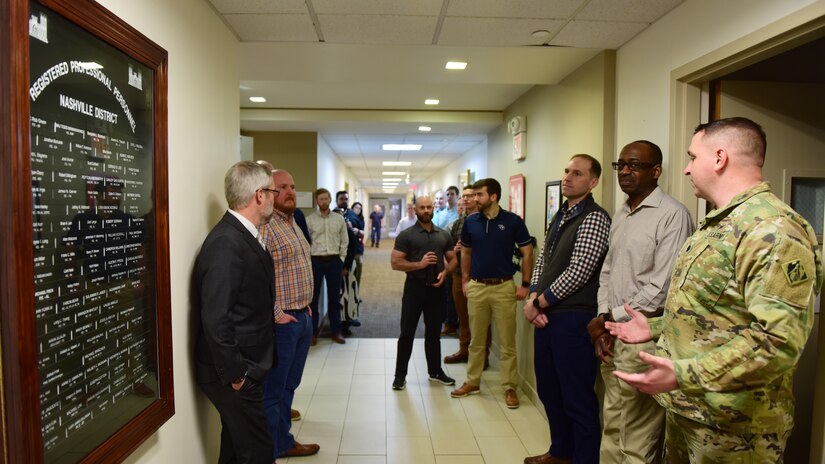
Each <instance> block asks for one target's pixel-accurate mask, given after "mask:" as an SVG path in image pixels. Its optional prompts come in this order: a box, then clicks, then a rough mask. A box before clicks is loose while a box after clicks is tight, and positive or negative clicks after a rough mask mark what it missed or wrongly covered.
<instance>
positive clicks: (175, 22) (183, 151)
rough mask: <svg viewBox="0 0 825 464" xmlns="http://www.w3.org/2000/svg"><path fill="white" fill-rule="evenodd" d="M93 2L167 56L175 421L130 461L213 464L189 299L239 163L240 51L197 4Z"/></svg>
mask: <svg viewBox="0 0 825 464" xmlns="http://www.w3.org/2000/svg"><path fill="white" fill-rule="evenodd" d="M99 2H100V3H101V4H102V5H103V6H105V7H106V8H108V9H109V10H111V11H113V12H114V13H115V14H116V15H118V16H120V17H121V18H122V19H124V20H125V21H126V22H128V23H129V24H131V25H132V26H134V27H135V28H136V29H137V30H139V31H140V32H141V33H143V34H144V35H146V36H147V37H148V38H149V39H151V40H153V41H154V42H156V43H157V44H158V45H160V46H161V47H163V48H164V49H166V50H167V51H168V52H169V76H168V78H169V94H168V95H169V98H168V105H169V113H168V114H169V138H168V140H169V181H170V182H169V229H170V244H169V246H170V253H171V256H170V258H171V263H170V265H171V268H170V274H171V291H172V345H173V366H174V375H175V415H174V416H173V417H172V418H171V419H170V420H169V421H168V422H167V423H166V424H165V425H164V426H163V427H162V428H161V429H160V431H158V432H157V433H156V434H154V435H153V436H151V437H150V438H149V439H148V440H147V441H146V442H145V443H144V444H143V445H142V446H141V447H140V448H138V450H137V451H136V452H135V453H134V454H133V455H132V456H131V457H130V458H129V459H128V460H127V462H140V463H144V462H145V463H150V462H151V463H158V462H214V461H216V460H217V446H218V444H219V442H220V438H219V429H220V424H219V422H218V421H217V414H215V413H213V411H214V409H213V408H212V406H211V404H210V403H209V402H208V400H206V398H205V397H204V396H203V395H202V394H201V393H200V391H199V390H198V389H197V386H196V385H195V383H194V379H193V370H192V362H191V353H192V343H193V340H192V334H191V333H190V330H189V319H190V312H191V309H192V308H191V304H190V300H189V295H188V292H189V283H190V276H191V273H192V268H193V263H194V259H195V256H196V255H197V253H198V250H199V248H200V244H201V242H202V240H203V238H204V237H206V234H207V233H208V232H209V230H210V229H211V228H212V226H213V224H214V223H215V222H217V221H218V219H219V218H220V216H221V215H222V214H223V211H224V210H225V209H226V201H225V200H224V195H223V176H224V173H225V172H226V170H227V169H228V168H229V166H231V165H232V164H233V163H235V162H236V161H238V160H239V159H240V154H239V150H240V148H239V146H240V144H239V137H238V134H239V133H240V128H239V120H240V111H239V109H238V92H239V90H238V82H239V77H238V67H237V66H236V64H235V63H236V62H237V52H238V44H237V40H236V39H235V37H234V36H233V35H232V34H231V33H230V32H229V31H228V30H227V28H226V26H224V24H223V23H222V22H221V21H220V19H218V17H217V16H216V15H215V13H214V12H213V10H212V9H211V8H210V7H209V6H208V4H207V2H205V1H203V0H175V1H168V0H142V1H140V2H135V1H130V0H99ZM207 448H209V449H208V450H207Z"/></svg>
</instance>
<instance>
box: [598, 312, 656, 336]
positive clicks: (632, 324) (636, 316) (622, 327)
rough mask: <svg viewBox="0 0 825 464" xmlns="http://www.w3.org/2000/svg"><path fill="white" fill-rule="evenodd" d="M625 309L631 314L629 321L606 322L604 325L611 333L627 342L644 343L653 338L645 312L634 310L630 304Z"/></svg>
mask: <svg viewBox="0 0 825 464" xmlns="http://www.w3.org/2000/svg"><path fill="white" fill-rule="evenodd" d="M624 309H625V311H627V314H628V315H629V316H630V320H629V321H627V322H605V323H604V327H605V328H606V329H607V330H608V331H610V334H611V335H613V336H615V337H618V339H619V340H621V341H623V342H625V343H642V342H647V341H650V340H652V339H653V337H651V335H650V326H649V325H648V324H647V318H646V317H645V316H644V314H642V313H640V312H639V311H636V310H634V309H633V308H631V307H630V305H628V304H625V305H624Z"/></svg>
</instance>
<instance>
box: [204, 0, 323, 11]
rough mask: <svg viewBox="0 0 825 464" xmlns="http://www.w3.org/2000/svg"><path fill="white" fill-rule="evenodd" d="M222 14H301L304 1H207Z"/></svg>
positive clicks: (305, 9) (303, 8)
mask: <svg viewBox="0 0 825 464" xmlns="http://www.w3.org/2000/svg"><path fill="white" fill-rule="evenodd" d="M209 2H210V3H212V5H214V6H215V9H216V10H218V11H219V12H220V13H222V14H230V13H303V14H308V11H307V7H306V4H304V0H243V1H239V0H209Z"/></svg>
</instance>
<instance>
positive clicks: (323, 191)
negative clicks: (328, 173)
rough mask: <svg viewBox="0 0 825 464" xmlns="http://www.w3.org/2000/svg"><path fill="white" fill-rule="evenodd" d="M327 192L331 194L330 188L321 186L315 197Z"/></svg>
mask: <svg viewBox="0 0 825 464" xmlns="http://www.w3.org/2000/svg"><path fill="white" fill-rule="evenodd" d="M325 193H326V194H327V195H330V193H329V190H327V189H325V188H324V187H321V188H319V189H318V190H316V191H315V198H318V196H319V195H323V194H325ZM330 196H331V195H330Z"/></svg>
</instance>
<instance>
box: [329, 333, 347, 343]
mask: <svg viewBox="0 0 825 464" xmlns="http://www.w3.org/2000/svg"><path fill="white" fill-rule="evenodd" d="M332 341H334V342H335V343H337V344H339V345H344V344H346V343H347V340H346V339H345V338H344V337H343V336H342V335H341V334H335V335H333V336H332Z"/></svg>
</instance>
